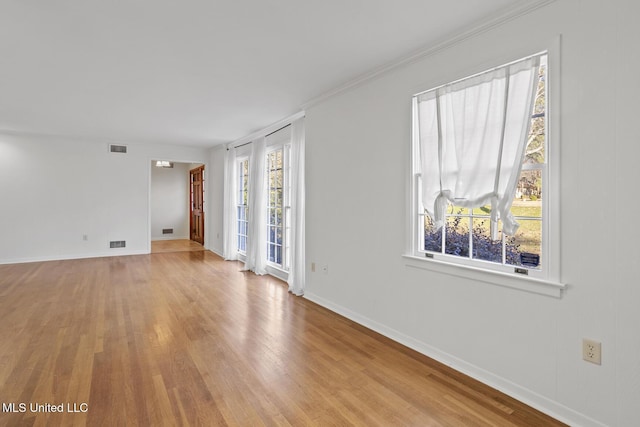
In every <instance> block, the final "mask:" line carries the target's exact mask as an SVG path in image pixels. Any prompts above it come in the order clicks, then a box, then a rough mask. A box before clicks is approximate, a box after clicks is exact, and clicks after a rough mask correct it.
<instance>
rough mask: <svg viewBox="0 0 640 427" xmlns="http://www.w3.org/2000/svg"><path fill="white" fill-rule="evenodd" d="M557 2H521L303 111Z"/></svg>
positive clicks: (317, 99)
mask: <svg viewBox="0 0 640 427" xmlns="http://www.w3.org/2000/svg"><path fill="white" fill-rule="evenodd" d="M555 1H556V0H535V1H527V0H523V1H520V2H518V3H517V4H515V5H513V6H511V7H508V8H506V9H505V10H503V11H502V12H501V13H499V14H497V15H496V16H494V17H492V18H491V19H489V20H485V21H482V22H479V23H478V22H476V23H474V24H472V25H471V26H470V27H469V28H467V29H466V30H463V31H462V32H457V33H456V34H455V35H453V36H448V37H445V38H443V39H440V40H439V41H436V42H435V43H432V44H429V45H427V46H426V47H423V48H421V49H419V50H418V51H415V52H413V53H410V54H408V55H406V56H404V57H401V58H399V59H396V60H394V61H392V62H389V63H387V64H385V65H382V66H380V67H378V68H375V69H373V70H370V71H368V72H366V73H364V74H361V75H360V76H358V77H356V78H354V79H352V80H349V81H347V82H346V83H344V84H342V85H340V86H337V87H335V88H334V89H331V90H329V91H327V92H325V93H323V94H321V95H319V96H317V97H315V98H312V99H311V100H309V101H307V102H305V103H304V104H302V106H301V107H300V108H301V109H302V110H306V109H308V108H310V107H312V106H314V105H316V104H319V103H320V102H322V101H324V100H326V99H329V98H332V97H334V96H336V95H339V94H341V93H343V92H346V91H348V90H350V89H352V88H354V87H356V86H360V85H362V84H364V83H366V82H368V81H371V80H373V79H375V78H377V77H379V76H381V75H384V74H387V73H389V72H391V71H393V70H396V69H398V68H401V67H404V66H406V65H408V64H411V63H414V62H416V61H419V60H421V59H423V58H426V57H428V56H431V55H434V54H435V53H437V52H439V51H441V50H444V49H447V48H449V47H451V46H454V45H456V44H459V43H462V42H463V41H465V40H467V39H470V38H472V37H475V36H477V35H479V34H482V33H485V32H487V31H489V30H491V29H493V28H496V27H499V26H501V25H503V24H505V23H507V22H509V21H512V20H514V19H516V18H519V17H521V16H524V15H527V14H529V13H531V12H533V11H534V10H537V9H540V8H542V7H544V6H547V5H548V4H551V3H554V2H555Z"/></svg>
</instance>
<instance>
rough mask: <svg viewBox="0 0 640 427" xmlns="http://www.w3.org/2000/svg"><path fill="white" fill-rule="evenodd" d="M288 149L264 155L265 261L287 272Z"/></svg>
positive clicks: (288, 214)
mask: <svg viewBox="0 0 640 427" xmlns="http://www.w3.org/2000/svg"><path fill="white" fill-rule="evenodd" d="M289 151H290V150H289V145H284V146H279V147H277V148H276V149H274V150H272V151H270V152H269V153H268V154H267V179H268V187H269V197H268V201H267V260H268V262H269V263H271V264H275V265H276V266H277V267H280V268H282V269H284V270H288V269H289V247H290V242H289V235H290V233H289V227H290V219H289V217H290V207H289V199H290V194H289V191H290V188H291V185H290V179H291V178H290V173H289Z"/></svg>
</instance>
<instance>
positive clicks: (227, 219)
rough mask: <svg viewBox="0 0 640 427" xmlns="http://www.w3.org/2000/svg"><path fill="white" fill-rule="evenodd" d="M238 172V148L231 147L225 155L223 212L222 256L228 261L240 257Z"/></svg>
mask: <svg viewBox="0 0 640 427" xmlns="http://www.w3.org/2000/svg"><path fill="white" fill-rule="evenodd" d="M236 172H237V167H236V149H235V148H233V147H229V148H228V149H227V151H226V153H225V156H224V208H223V214H222V224H223V225H222V226H223V236H222V237H223V241H222V256H223V258H224V259H225V260H228V261H232V260H236V259H238V246H237V239H238V221H237V209H238V207H237V204H238V202H237V200H236V198H237V191H238V186H237V179H238V177H237V173H236Z"/></svg>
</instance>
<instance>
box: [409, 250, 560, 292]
mask: <svg viewBox="0 0 640 427" xmlns="http://www.w3.org/2000/svg"><path fill="white" fill-rule="evenodd" d="M402 257H403V258H404V259H405V262H406V266H407V267H412V268H419V269H422V270H430V271H436V272H438V273H443V274H449V275H452V276H457V277H464V278H466V279H472V280H477V281H480V282H484V283H489V284H491V285H496V286H504V287H507V288H511V289H517V290H520V291H525V292H531V293H534V294H539V295H546V296H550V297H555V298H562V293H563V291H565V290H566V289H567V285H566V284H563V283H559V282H555V281H551V280H541V279H535V278H532V277H524V276H523V277H519V276H516V275H514V274H509V273H501V272H499V271H491V270H485V269H482V268H477V267H471V266H467V265H460V264H452V263H449V262H445V261H441V260H434V259H429V258H420V257H417V256H414V255H402Z"/></svg>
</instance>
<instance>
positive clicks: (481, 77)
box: [411, 53, 550, 279]
mask: <svg viewBox="0 0 640 427" xmlns="http://www.w3.org/2000/svg"><path fill="white" fill-rule="evenodd" d="M527 73H528V74H527ZM547 75H548V73H547V55H546V53H545V54H540V55H535V56H533V57H530V58H525V59H524V60H521V61H516V62H514V63H511V64H507V65H505V66H503V67H498V68H496V69H494V70H489V71H488V72H486V73H480V74H478V75H475V76H472V77H470V78H468V79H463V80H460V81H456V82H453V83H451V84H448V85H445V86H441V87H439V88H436V89H433V90H430V91H427V92H422V93H420V94H417V95H415V96H414V99H413V122H414V124H413V148H412V153H413V159H412V168H413V171H412V176H413V179H412V195H413V196H412V210H411V212H413V214H412V221H413V223H414V227H413V232H412V239H413V243H412V247H413V255H415V256H420V257H423V258H425V257H426V258H431V259H436V260H440V261H445V262H449V263H453V264H461V265H468V266H474V267H479V268H483V269H488V270H496V271H502V272H511V273H516V274H523V275H528V276H532V277H537V278H542V279H546V278H547V277H548V260H549V258H548V247H549V237H548V235H549V233H548V229H549V227H548V222H549V219H548V218H549V199H550V197H548V195H549V191H548V188H549V173H548V166H547V157H548V156H547V153H548V144H549V141H548V137H547V136H548V135H547V127H548V126H547V118H548V117H549V115H548V113H547V107H548V105H547V99H548V94H547ZM518 79H520V80H522V81H520V82H518V81H517V80H518ZM526 79H528V80H526ZM525 80H526V81H525ZM500 85H503V86H504V87H502V88H501V89H500V88H499V87H500ZM518 85H519V86H518ZM527 85H528V86H527ZM496 87H498V89H496ZM500 90H502V92H500ZM483 93H484V94H488V95H487V96H484V95H483ZM496 99H498V101H496ZM485 101H486V103H485ZM496 102H497V104H496V105H497V106H496V107H495V108H494V104H491V103H496ZM518 103H520V104H521V105H520V107H519V108H518V106H516V108H513V105H512V104H518ZM513 111H516V113H514V112H513ZM449 114H451V115H449ZM518 115H519V116H520V118H518V117H515V116H518ZM518 120H520V122H521V123H518ZM477 123H481V124H480V125H477ZM487 123H488V125H487ZM514 123H515V124H514ZM477 126H480V127H479V128H478V127H477ZM484 126H486V127H484ZM492 126H493V127H492ZM509 126H511V128H509ZM477 129H480V131H477ZM487 135H490V136H491V135H495V138H494V139H493V140H492V141H487ZM489 139H491V138H489ZM494 142H495V143H494ZM447 144H449V145H447ZM469 147H471V148H469ZM470 153H474V154H473V155H471V154H470ZM509 156H511V157H509ZM487 158H490V159H491V161H493V162H495V163H491V161H489V162H487V161H486V159H487ZM478 159H481V160H480V161H477V160H478ZM447 162H449V163H447ZM451 164H455V167H453V168H450V166H451ZM465 168H466V169H465ZM434 173H435V176H434ZM427 175H429V179H430V180H431V181H430V182H429V183H425V181H424V180H425V177H426V176H427ZM453 175H455V176H453ZM485 181H486V182H487V185H488V186H490V187H491V188H488V187H483V183H484V182H485ZM448 183H451V185H450V186H448ZM494 183H495V186H494ZM425 186H427V187H428V188H425ZM487 188H488V189H487ZM425 190H426V191H425ZM425 194H426V196H425ZM425 197H429V198H430V199H429V200H428V201H427V202H426V203H423V202H424V201H425ZM438 210H441V213H440V214H439V213H438ZM515 223H517V224H518V225H519V226H518V225H514V224H515ZM436 225H439V227H438V226H436ZM513 229H516V230H515V233H513ZM507 230H508V231H511V233H510V235H508V234H509V233H507V232H506V231H507Z"/></svg>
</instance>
